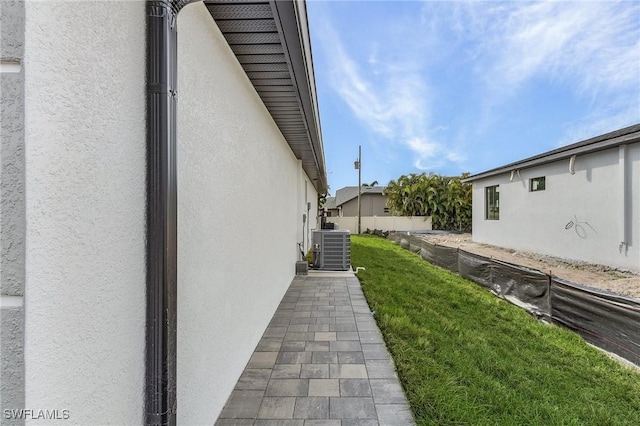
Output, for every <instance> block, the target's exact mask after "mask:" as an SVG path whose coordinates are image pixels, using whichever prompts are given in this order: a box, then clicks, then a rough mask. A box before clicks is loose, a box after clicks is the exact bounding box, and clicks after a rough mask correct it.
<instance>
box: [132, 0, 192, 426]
mask: <svg viewBox="0 0 640 426" xmlns="http://www.w3.org/2000/svg"><path fill="white" fill-rule="evenodd" d="M193 1H195V0H153V1H151V0H148V1H147V5H146V7H147V262H146V266H147V326H146V333H147V334H146V380H145V415H144V422H145V424H147V425H175V424H176V409H177V406H176V359H177V351H176V349H177V239H178V238H177V237H178V236H177V192H178V191H177V183H176V176H177V173H176V172H177V170H176V168H177V163H176V121H177V115H176V103H177V68H178V66H177V65H178V61H177V58H178V44H177V40H178V39H177V28H176V24H177V17H178V13H179V12H180V10H182V8H183V7H184V6H186V5H187V4H189V3H192V2H193Z"/></svg>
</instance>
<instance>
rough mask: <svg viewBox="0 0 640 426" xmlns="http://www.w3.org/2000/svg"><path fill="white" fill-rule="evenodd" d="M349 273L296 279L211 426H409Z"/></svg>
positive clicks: (400, 396) (384, 355)
mask: <svg viewBox="0 0 640 426" xmlns="http://www.w3.org/2000/svg"><path fill="white" fill-rule="evenodd" d="M414 424H415V423H414V421H413V418H412V417H411V411H410V410H409V406H408V405H407V401H406V398H405V396H404V393H403V390H402V387H401V386H400V381H399V380H398V376H397V374H396V372H395V368H394V365H393V362H392V361H391V357H390V356H389V352H388V351H387V349H386V347H385V345H384V341H383V339H382V334H380V331H379V330H378V327H377V325H376V323H375V321H374V319H373V317H372V316H371V312H370V309H369V306H368V305H367V302H366V300H365V298H364V295H363V293H362V289H361V288H360V282H359V281H358V279H357V278H356V277H355V276H354V275H353V273H351V272H345V273H322V272H317V273H313V272H311V273H310V274H309V275H307V276H297V277H296V278H295V279H294V280H293V282H292V283H291V286H290V287H289V289H288V290H287V293H286V294H285V296H284V297H283V299H282V301H281V303H280V305H279V307H278V309H277V311H276V313H275V314H274V316H273V319H272V320H271V322H270V324H269V326H268V327H267V329H266V330H265V332H264V334H263V337H262V339H261V340H260V342H259V343H258V346H257V347H256V350H255V352H254V354H253V356H252V357H251V359H250V361H249V363H248V364H247V367H246V368H245V371H244V372H243V373H242V376H241V377H240V379H239V380H238V383H237V385H236V387H235V389H234V390H233V392H232V393H231V395H230V396H229V399H228V400H227V404H226V405H225V407H224V409H223V410H222V412H221V414H220V417H219V419H218V421H217V422H216V425H217V426H218V425H219V426H222V425H298V426H309V425H331V426H349V425H372V426H383V425H393V426H409V425H414Z"/></svg>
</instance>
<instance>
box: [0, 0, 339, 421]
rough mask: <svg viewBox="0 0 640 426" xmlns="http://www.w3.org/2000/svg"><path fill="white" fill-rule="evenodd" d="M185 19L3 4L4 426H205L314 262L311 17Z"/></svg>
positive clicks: (223, 10) (192, 15) (222, 13)
mask: <svg viewBox="0 0 640 426" xmlns="http://www.w3.org/2000/svg"><path fill="white" fill-rule="evenodd" d="M189 3H192V2H191V1H188V0H165V1H148V2H145V1H110V2H107V1H78V2H70V1H61V2H50V1H45V2H43V1H31V0H15V1H11V2H9V1H2V2H0V16H1V19H2V21H1V29H2V45H1V53H0V55H1V57H0V61H1V68H0V71H1V89H2V117H1V118H2V151H1V152H2V159H1V160H2V162H1V167H2V168H1V176H2V181H1V215H0V218H1V222H0V224H1V227H0V235H1V237H2V243H1V244H2V263H1V268H0V279H1V280H0V302H1V303H0V306H1V314H2V318H1V319H2V324H1V325H2V328H1V330H2V334H1V339H2V340H1V351H2V372H1V373H0V374H1V377H0V383H1V387H2V389H1V401H0V403H1V407H0V408H1V410H0V412H1V413H2V417H3V420H0V422H3V424H4V422H5V421H7V422H8V421H9V420H7V419H6V415H5V411H4V410H11V409H14V410H20V409H31V410H48V413H45V415H47V416H49V417H46V418H47V419H51V418H52V417H51V416H58V417H63V418H68V419H66V420H65V421H64V423H65V424H83V425H86V424H114V425H115V424H117V425H124V424H141V423H149V424H156V423H163V424H164V423H165V422H166V424H173V423H175V422H176V420H177V421H178V423H181V424H190V425H196V424H209V425H210V424H213V422H214V421H215V419H216V418H217V416H218V414H219V412H220V410H221V409H222V407H223V405H224V403H225V401H226V399H227V397H228V396H229V394H230V392H231V390H232V389H233V387H234V385H235V383H236V381H237V379H238V377H239V375H240V374H241V372H242V370H243V368H244V367H245V365H246V363H247V361H248V359H249V357H250V356H251V354H252V351H253V350H254V348H255V346H256V343H257V342H258V340H259V339H260V337H261V335H262V333H263V331H264V329H265V327H266V325H267V324H268V322H269V321H270V319H271V317H272V315H273V313H274V312H275V310H276V307H277V306H278V304H279V302H280V300H281V298H282V296H283V294H284V292H285V291H286V289H287V288H288V286H289V284H290V282H291V280H292V278H293V276H294V273H295V262H296V260H298V255H299V250H298V245H297V243H298V242H302V241H305V244H306V245H307V247H308V241H309V237H310V234H311V229H312V228H314V227H315V216H316V212H317V194H318V192H324V191H325V190H326V185H327V184H326V172H325V163H324V153H323V146H322V138H321V133H320V126H319V119H318V111H317V101H316V93H315V80H314V73H313V67H312V61H311V47H310V40H309V30H308V28H307V19H306V9H305V4H304V2H303V1H299V0H295V1H276V2H274V1H268V0H255V1H252V2H251V3H250V4H248V3H245V2H238V1H205V2H195V3H192V4H189ZM176 29H177V33H178V36H177V41H176V39H175V35H176ZM176 105H177V107H176ZM176 108H177V109H176ZM265 206H269V207H270V208H271V209H272V211H273V208H276V209H277V214H272V215H269V216H268V218H266V217H265V215H264V212H265ZM303 215H305V218H307V217H308V218H309V219H310V220H306V222H304V224H303ZM176 299H177V300H176ZM176 378H177V379H176ZM176 394H177V397H176ZM54 410H57V411H56V412H55V413H54ZM176 412H177V417H176ZM52 413H53V414H52ZM38 414H39V413H37V412H35V413H32V415H33V416H35V415H38ZM28 418H29V417H28V416H27V419H28ZM18 423H20V422H18ZM30 423H31V422H30V421H29V420H27V424H30ZM34 423H36V422H35V421H34ZM12 424H13V423H12Z"/></svg>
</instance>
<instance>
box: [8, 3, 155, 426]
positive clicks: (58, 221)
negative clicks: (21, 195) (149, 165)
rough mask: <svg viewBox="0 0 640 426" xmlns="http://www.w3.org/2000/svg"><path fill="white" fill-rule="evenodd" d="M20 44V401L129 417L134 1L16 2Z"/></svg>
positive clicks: (135, 346)
mask: <svg viewBox="0 0 640 426" xmlns="http://www.w3.org/2000/svg"><path fill="white" fill-rule="evenodd" d="M25 46H26V48H25V61H24V72H25V110H26V111H25V162H26V178H25V181H26V222H27V228H26V269H25V270H26V290H25V326H26V330H25V365H26V372H25V378H26V384H25V396H26V402H25V405H26V407H25V408H28V409H35V410H38V409H43V410H44V409H48V410H56V409H57V410H68V414H69V419H68V420H64V421H59V423H64V424H81V425H88V424H117V425H123V424H140V423H141V422H142V421H143V391H144V374H145V368H144V350H145V349H144V344H145V266H144V265H145V6H144V2H142V1H126V2H121V1H114V2H111V3H109V2H98V1H91V2H87V1H76V2H71V1H64V2H50V1H47V2H43V1H38V2H36V1H28V2H27V3H26V25H25ZM18 408H20V407H18ZM27 423H28V424H30V423H33V424H42V421H41V420H40V421H33V422H27Z"/></svg>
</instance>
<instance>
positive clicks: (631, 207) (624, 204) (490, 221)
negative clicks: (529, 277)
mask: <svg viewBox="0 0 640 426" xmlns="http://www.w3.org/2000/svg"><path fill="white" fill-rule="evenodd" d="M466 181H467V182H472V183H473V240H474V241H476V242H479V243H486V244H492V245H496V246H501V247H506V248H511V249H515V250H526V251H531V252H536V253H541V254H548V255H552V256H557V257H560V258H565V259H570V260H577V261H585V262H591V263H598V264H604V265H609V266H612V267H617V268H624V269H629V270H633V271H640V124H639V125H634V126H631V127H627V128H624V129H620V130H617V131H614V132H611V133H607V134H605V135H601V136H597V137H595V138H591V139H588V140H585V141H582V142H578V143H576V144H573V145H569V146H565V147H563V148H560V149H556V150H553V151H549V152H546V153H544V154H540V155H536V156H534V157H531V158H527V159H525V160H521V161H518V162H515V163H512V164H507V165H506V166H502V167H499V168H496V169H493V170H489V171H486V172H483V173H479V174H476V175H474V176H471V177H469V178H468V179H466Z"/></svg>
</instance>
